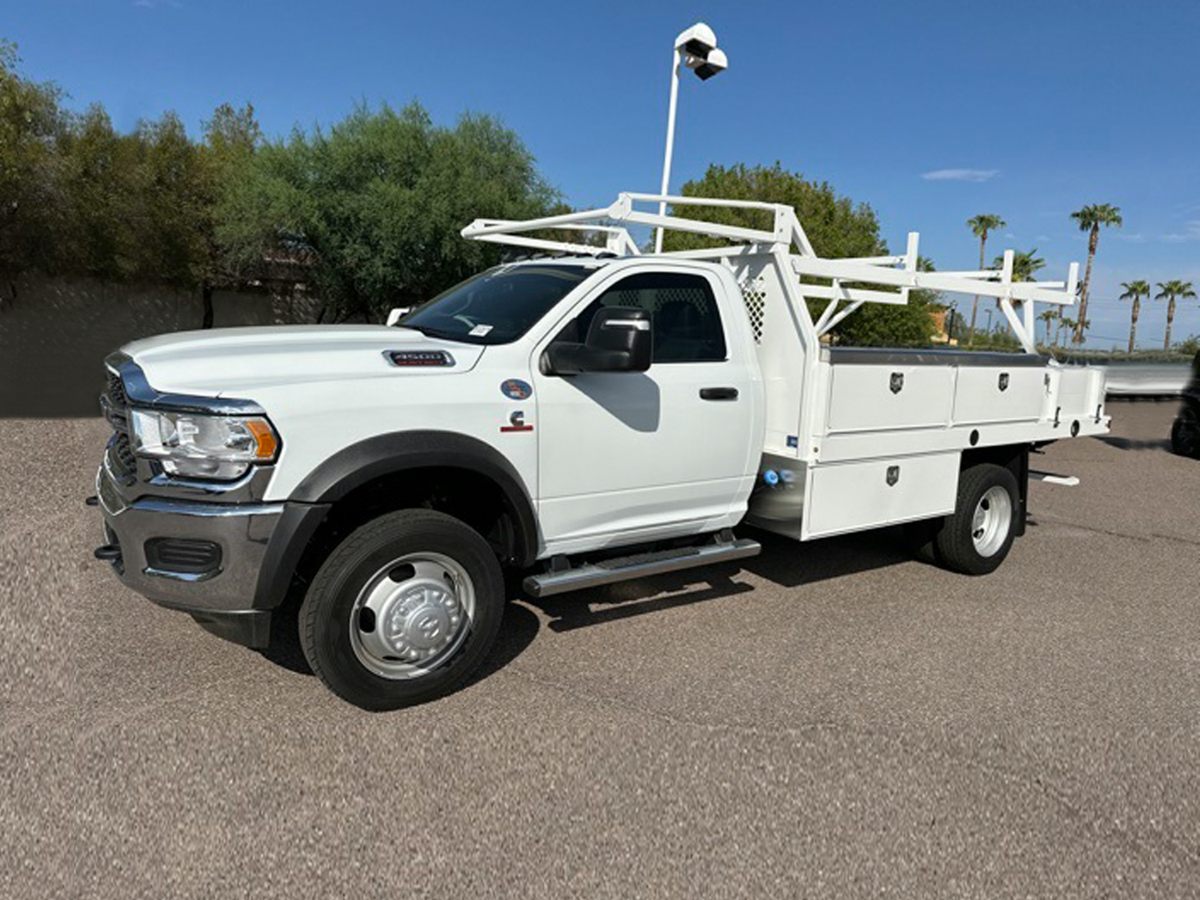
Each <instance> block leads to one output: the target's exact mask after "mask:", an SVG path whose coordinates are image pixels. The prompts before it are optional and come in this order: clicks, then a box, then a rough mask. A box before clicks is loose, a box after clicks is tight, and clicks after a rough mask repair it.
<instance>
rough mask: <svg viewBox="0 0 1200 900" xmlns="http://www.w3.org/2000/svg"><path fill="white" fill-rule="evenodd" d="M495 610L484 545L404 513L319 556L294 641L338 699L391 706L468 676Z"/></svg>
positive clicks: (429, 518)
mask: <svg viewBox="0 0 1200 900" xmlns="http://www.w3.org/2000/svg"><path fill="white" fill-rule="evenodd" d="M503 613H504V579H503V576H502V574H501V571H500V565H499V563H498V562H497V560H496V557H495V554H493V552H492V550H491V548H490V547H489V546H488V544H487V542H486V541H485V540H484V539H483V538H482V537H481V536H480V535H479V534H478V533H477V532H476V531H474V530H473V529H471V528H469V527H468V526H467V525H465V524H463V523H462V522H460V521H459V520H458V519H455V518H453V517H451V516H448V515H445V514H444V513H439V512H434V511H432V510H416V509H414V510H402V511H400V512H395V513H389V514H387V515H384V516H381V517H379V518H378V519H375V520H374V521H372V522H368V523H367V524H366V525H363V526H362V527H361V528H359V529H357V530H356V531H354V532H353V533H352V534H351V535H350V536H349V537H347V538H346V539H345V540H344V541H342V543H341V544H339V545H338V547H337V548H336V549H335V550H334V551H333V553H331V554H330V555H329V558H328V559H326V560H325V562H324V564H323V565H322V566H321V568H320V570H319V571H318V572H317V576H316V578H314V579H313V583H312V586H311V587H310V588H309V590H308V594H307V596H306V597H305V598H304V603H303V605H302V606H301V608H300V643H301V646H302V647H303V649H304V655H305V657H306V658H307V660H308V663H309V665H310V666H312V669H313V671H314V672H315V673H316V674H317V676H318V677H320V679H321V680H322V681H323V682H324V683H325V684H326V685H327V686H328V687H329V688H330V689H331V690H332V691H333V692H334V693H335V694H337V695H338V696H339V697H341V698H342V699H344V700H347V701H349V702H350V703H353V704H354V705H355V706H359V707H362V708H363V709H369V710H387V709H399V708H400V707H404V706H412V705H413V704H416V703H423V702H425V701H427V700H432V699H434V698H436V697H440V696H442V695H444V694H447V693H449V692H451V691H453V690H454V689H455V688H457V687H460V686H461V685H462V684H463V683H464V682H465V681H466V680H467V679H468V678H470V676H471V675H472V673H474V672H475V671H476V670H477V669H478V668H479V666H480V664H481V663H482V662H483V661H484V659H485V658H486V656H487V653H488V651H489V650H490V649H491V647H492V644H493V643H494V642H495V640H496V635H497V633H498V632H499V629H500V620H501V618H502V616H503Z"/></svg>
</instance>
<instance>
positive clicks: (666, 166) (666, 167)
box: [654, 47, 683, 253]
mask: <svg viewBox="0 0 1200 900" xmlns="http://www.w3.org/2000/svg"><path fill="white" fill-rule="evenodd" d="M682 64H683V58H682V57H681V56H680V55H679V48H678V47H676V48H675V49H674V50H672V51H671V100H670V102H669V103H668V104H667V149H666V152H664V153H663V173H662V185H661V186H660V187H659V189H658V192H659V193H660V194H666V192H667V187H668V186H669V185H670V183H671V153H672V151H673V150H674V149H675V105H676V103H677V101H678V100H679V67H680V66H681V65H682ZM658 214H659V215H660V216H665V215H666V214H667V201H666V200H660V201H659V202H658ZM662 245H663V228H662V226H661V225H659V226H658V233H657V234H656V235H655V236H654V252H655V253H662Z"/></svg>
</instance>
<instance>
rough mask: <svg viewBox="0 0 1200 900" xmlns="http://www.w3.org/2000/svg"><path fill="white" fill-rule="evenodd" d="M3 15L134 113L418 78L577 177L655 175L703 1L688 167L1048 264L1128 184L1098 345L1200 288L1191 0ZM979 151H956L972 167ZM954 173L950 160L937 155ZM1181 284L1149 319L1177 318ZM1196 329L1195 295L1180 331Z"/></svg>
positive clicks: (628, 182) (217, 0) (425, 94)
mask: <svg viewBox="0 0 1200 900" xmlns="http://www.w3.org/2000/svg"><path fill="white" fill-rule="evenodd" d="M5 7H6V8H5V15H4V17H3V19H2V20H0V35H2V36H4V37H7V38H9V39H11V40H16V41H17V42H18V43H19V44H20V52H21V56H22V57H23V60H24V62H23V68H24V71H25V72H26V73H27V74H29V75H30V76H32V77H35V78H38V79H52V80H54V81H57V82H58V83H59V84H60V85H61V87H62V88H63V89H64V90H66V91H67V92H68V94H69V95H70V97H71V103H72V104H73V105H76V106H83V105H86V104H88V103H91V102H93V101H100V102H102V103H104V105H105V106H106V107H107V108H108V109H109V111H110V113H111V114H112V115H113V117H114V119H115V120H116V122H117V124H118V125H119V126H121V127H131V126H132V125H133V124H134V123H135V122H136V121H137V119H138V118H139V117H143V116H149V117H153V116H157V115H158V114H159V113H161V112H162V111H163V110H166V109H174V110H176V111H177V112H178V113H179V114H180V115H181V116H182V117H183V118H184V120H185V122H186V123H187V124H188V126H189V128H191V129H193V130H196V131H198V130H199V127H200V123H201V122H202V121H203V120H204V119H205V118H206V117H207V116H208V114H209V113H210V112H211V110H212V108H213V107H214V106H215V105H217V104H218V103H220V102H222V101H226V100H228V101H231V102H235V103H241V102H245V101H250V102H252V103H253V104H254V105H255V107H256V109H257V110H258V114H259V117H260V120H261V121H262V123H263V126H264V128H265V129H266V131H267V133H268V134H270V135H282V134H285V133H286V132H287V131H288V130H289V129H291V128H292V127H293V126H295V125H300V126H310V125H312V124H313V123H317V122H324V123H327V122H331V121H333V120H336V119H337V118H339V117H341V116H342V115H344V114H345V113H346V112H347V111H348V110H349V109H350V108H351V106H352V105H353V104H354V103H355V102H356V101H361V100H365V101H367V102H369V103H379V102H384V101H386V102H388V103H392V104H395V105H400V104H403V103H406V102H408V101H409V100H412V99H418V100H420V101H421V102H422V103H424V104H425V105H426V106H427V107H428V108H429V109H430V111H431V112H432V113H433V115H434V117H435V118H436V119H438V120H439V121H446V122H449V121H452V120H453V119H455V118H456V117H457V116H458V115H459V114H460V113H461V112H463V111H464V110H471V111H480V112H488V113H493V114H495V115H497V116H499V117H500V118H501V119H502V120H503V121H504V122H505V123H506V124H508V125H509V126H510V127H512V128H514V129H515V130H516V131H518V132H519V133H520V134H521V136H522V137H523V138H524V140H525V141H526V143H527V144H528V146H529V147H530V149H531V150H532V151H533V153H534V154H535V155H536V156H537V158H538V162H539V165H540V167H541V169H542V171H543V172H544V173H545V175H546V176H547V178H548V179H549V180H550V181H551V182H552V183H553V184H554V185H556V186H557V187H558V188H559V189H560V190H561V191H562V192H563V193H564V195H565V196H566V198H567V199H568V201H569V202H571V203H573V204H576V205H579V206H582V205H591V204H596V205H601V204H606V203H608V202H609V201H610V200H611V199H612V197H613V196H614V195H615V194H616V192H617V191H619V190H654V189H656V188H657V185H658V178H659V170H660V167H661V164H662V163H661V154H662V139H663V130H664V120H665V113H666V93H667V92H666V89H667V82H668V76H669V64H670V45H671V40H672V38H673V37H674V35H675V34H676V33H677V32H678V31H679V30H681V29H682V28H684V27H686V26H687V25H689V24H691V23H692V22H693V21H695V20H697V19H703V20H705V21H707V22H708V23H709V24H710V25H712V26H713V28H714V29H715V30H716V32H717V35H718V39H719V42H720V44H721V46H722V47H723V48H724V49H725V50H726V52H727V53H728V55H729V58H730V68H729V71H728V72H726V73H725V74H723V75H721V76H720V77H718V78H714V79H712V80H710V81H708V82H704V83H701V82H699V81H696V80H695V79H692V78H688V79H687V80H685V82H684V83H683V85H682V89H681V96H680V111H679V130H678V132H677V140H676V160H675V167H674V173H673V178H672V184H673V185H674V186H676V187H677V186H678V185H679V184H681V183H682V182H683V181H684V180H686V179H687V178H689V177H692V176H696V175H699V174H700V173H701V172H703V170H704V168H705V166H706V165H707V164H708V163H709V162H718V163H733V162H747V163H751V164H753V163H768V164H769V163H772V162H774V161H775V160H779V161H780V162H782V163H783V164H784V165H785V166H786V167H788V168H792V169H795V170H798V171H801V172H803V173H804V174H805V175H806V176H808V177H812V178H816V179H822V180H828V181H829V182H831V183H832V184H833V185H834V186H835V187H836V188H837V189H838V190H839V191H840V192H842V193H845V194H848V195H849V196H851V197H853V198H854V199H855V200H862V201H866V202H868V203H870V204H871V205H872V206H873V207H874V208H875V209H876V211H877V212H878V213H879V216H880V220H881V222H882V225H883V230H884V235H885V237H886V238H887V240H888V242H889V244H890V245H891V246H892V247H893V248H900V247H903V244H904V234H905V232H907V231H909V230H918V231H920V232H921V238H922V240H921V249H922V252H923V253H924V254H925V255H927V256H930V257H932V258H933V259H934V261H935V262H936V264H937V265H938V267H939V268H944V269H956V268H973V267H974V266H975V264H976V263H977V254H978V250H977V245H976V244H975V242H974V239H973V238H972V236H971V235H970V233H969V232H968V230H967V229H966V227H965V225H964V222H965V220H966V219H967V218H968V217H970V216H971V215H974V214H975V213H979V212H995V213H999V214H1001V215H1002V216H1004V218H1005V219H1006V220H1007V221H1008V223H1009V225H1008V228H1007V229H1005V230H1004V232H1003V233H1002V234H1000V235H999V236H998V237H997V238H996V239H995V240H993V241H992V243H991V244H990V246H989V252H988V256H989V257H990V256H992V255H993V251H994V252H996V253H998V252H999V251H1000V250H1001V249H1002V245H1003V246H1013V247H1016V248H1018V249H1029V248H1032V247H1037V248H1038V251H1039V255H1042V256H1044V257H1045V258H1046V260H1047V263H1048V267H1047V269H1046V270H1045V271H1044V272H1043V273H1042V277H1043V278H1045V279H1055V278H1062V277H1064V276H1065V270H1066V264H1067V262H1069V261H1070V260H1072V259H1078V260H1080V261H1081V262H1082V261H1083V259H1084V256H1085V254H1086V241H1085V236H1084V235H1082V234H1081V233H1080V232H1078V231H1077V230H1076V229H1075V228H1074V226H1073V224H1072V223H1071V221H1070V220H1069V219H1068V213H1069V212H1070V211H1071V210H1073V209H1076V208H1078V207H1079V206H1081V205H1083V204H1085V203H1090V202H1109V203H1114V204H1116V205H1117V206H1119V207H1121V209H1122V212H1123V214H1124V217H1125V226H1124V228H1122V229H1120V230H1117V231H1113V230H1110V231H1107V232H1105V233H1104V234H1103V236H1102V237H1101V241H1100V253H1099V255H1098V257H1097V272H1096V275H1095V282H1096V283H1095V288H1094V290H1093V307H1092V309H1093V312H1092V315H1091V319H1092V331H1093V335H1094V337H1093V339H1092V341H1091V343H1092V345H1093V346H1110V345H1112V344H1123V343H1124V340H1125V336H1126V335H1127V334H1128V307H1127V305H1125V304H1122V303H1120V302H1119V301H1118V300H1117V299H1116V297H1117V295H1118V294H1119V293H1120V289H1119V283H1120V282H1121V281H1125V280H1129V279H1133V278H1137V277H1144V278H1147V279H1148V280H1151V281H1159V280H1166V279H1168V278H1184V279H1190V280H1192V281H1194V282H1196V283H1197V286H1198V287H1200V116H1198V115H1197V112H1198V107H1200V66H1197V65H1196V63H1195V59H1194V55H1195V50H1196V47H1195V44H1196V39H1197V37H1198V36H1200V3H1198V2H1179V3H1169V2H1140V3H1133V2H1129V0H1125V2H1110V0H1094V2H1088V3H1083V2H1070V0H1042V2H1040V3H1039V2H1020V0H1013V2H1006V3H1003V4H998V3H975V2H962V0H957V2H912V3H905V2H900V0H892V2H881V3H856V2H838V3H822V2H816V0H805V2H800V0H793V2H788V3H755V2H725V3H716V2H678V3H676V2H656V0H641V2H623V0H608V2H605V3H586V4H583V3H579V4H570V3H563V2H558V3H541V2H511V0H510V2H508V3H496V2H479V3H455V2H443V3H436V4H434V3H421V4H416V3H409V2H396V0H393V2H355V0H342V2H337V3H333V2H326V3H313V2H304V0H294V2H291V3H281V2H273V0H243V2H230V0H75V2H66V0H8V2H7V3H6V4H5ZM955 170H962V171H955ZM939 172H940V173H942V177H936V176H931V175H930V173H939ZM1164 306H1165V304H1164V303H1162V302H1159V303H1155V302H1150V303H1148V304H1145V307H1146V308H1145V311H1144V312H1143V314H1142V319H1141V322H1140V323H1139V338H1140V340H1139V344H1141V345H1145V346H1154V345H1155V343H1156V342H1157V343H1161V340H1162V332H1163V325H1164V323H1165V311H1164V309H1163V307H1164ZM1197 332H1200V304H1198V303H1196V301H1190V302H1189V304H1187V305H1186V306H1185V308H1184V309H1183V310H1182V311H1181V312H1180V314H1179V315H1178V317H1177V318H1176V323H1175V335H1176V336H1178V337H1183V336H1186V335H1188V334H1192V333H1197Z"/></svg>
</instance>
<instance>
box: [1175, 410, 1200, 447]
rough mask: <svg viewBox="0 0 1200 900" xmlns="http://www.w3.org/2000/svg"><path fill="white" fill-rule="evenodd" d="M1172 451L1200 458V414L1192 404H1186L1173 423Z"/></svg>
mask: <svg viewBox="0 0 1200 900" xmlns="http://www.w3.org/2000/svg"><path fill="white" fill-rule="evenodd" d="M1171 451H1172V452H1173V453H1178V454H1179V455H1180V456H1190V457H1192V458H1193V459H1200V414H1198V413H1197V412H1196V408H1195V407H1193V406H1191V405H1187V406H1184V407H1183V409H1181V410H1180V411H1179V415H1178V416H1176V417H1175V422H1174V423H1173V424H1172V425H1171Z"/></svg>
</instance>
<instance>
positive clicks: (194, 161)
mask: <svg viewBox="0 0 1200 900" xmlns="http://www.w3.org/2000/svg"><path fill="white" fill-rule="evenodd" d="M134 137H135V139H136V140H137V144H138V157H139V158H138V166H137V173H136V182H137V195H136V208H135V209H134V213H133V215H134V226H135V227H134V233H135V235H136V238H137V243H138V265H137V274H138V276H139V277H141V278H145V279H153V280H156V281H163V282H166V283H167V284H169V285H172V286H173V287H177V288H181V289H188V288H195V287H198V286H199V285H200V283H201V280H202V278H203V272H204V261H205V245H204V234H203V228H202V222H203V218H204V199H205V198H204V194H203V191H202V186H201V182H202V179H201V172H200V156H199V153H198V150H197V147H196V145H195V144H194V143H193V142H192V141H191V140H190V139H189V138H188V134H187V130H186V129H185V128H184V127H183V122H182V121H180V119H179V117H178V116H177V115H175V113H173V112H167V113H164V114H163V115H162V117H161V118H159V119H158V120H157V121H144V122H140V123H139V124H138V127H137V129H136V131H135V133H134Z"/></svg>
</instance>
